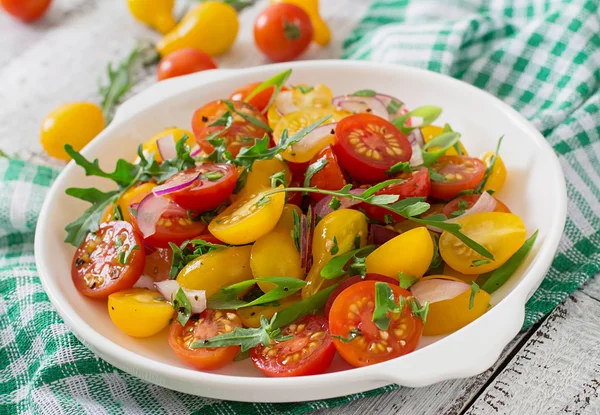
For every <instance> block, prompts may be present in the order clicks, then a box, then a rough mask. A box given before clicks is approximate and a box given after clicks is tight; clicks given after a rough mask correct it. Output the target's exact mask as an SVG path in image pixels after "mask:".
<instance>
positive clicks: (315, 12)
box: [271, 0, 331, 46]
mask: <svg viewBox="0 0 600 415" xmlns="http://www.w3.org/2000/svg"><path fill="white" fill-rule="evenodd" d="M275 3H290V4H295V5H296V6H299V7H300V8H302V9H304V11H305V12H306V13H307V14H308V16H309V17H310V21H311V22H312V25H313V40H314V41H315V43H317V44H318V45H321V46H327V45H328V44H329V42H330V41H331V31H330V30H329V26H327V23H325V20H323V18H322V17H321V15H320V14H319V0H271V4H275Z"/></svg>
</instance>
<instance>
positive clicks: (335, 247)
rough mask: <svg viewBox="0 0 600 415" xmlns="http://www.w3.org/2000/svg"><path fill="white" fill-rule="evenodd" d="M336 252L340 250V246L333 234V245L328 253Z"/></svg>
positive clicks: (333, 253)
mask: <svg viewBox="0 0 600 415" xmlns="http://www.w3.org/2000/svg"><path fill="white" fill-rule="evenodd" d="M338 252H340V247H339V246H338V241H337V238H336V237H335V236H334V237H333V246H332V247H331V250H330V251H329V253H330V254H331V255H337V254H338Z"/></svg>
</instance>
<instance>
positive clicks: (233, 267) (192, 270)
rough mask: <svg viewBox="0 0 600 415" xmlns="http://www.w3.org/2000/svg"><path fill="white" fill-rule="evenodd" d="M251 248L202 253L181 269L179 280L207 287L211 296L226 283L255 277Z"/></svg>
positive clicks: (187, 285)
mask: <svg viewBox="0 0 600 415" xmlns="http://www.w3.org/2000/svg"><path fill="white" fill-rule="evenodd" d="M251 250H252V247H251V246H236V247H231V248H220V249H215V250H214V251H211V252H208V253H206V254H204V255H201V256H199V257H198V258H196V259H194V260H193V261H192V262H190V263H189V264H187V265H186V266H185V267H184V268H183V269H182V270H181V271H180V272H179V275H178V276H177V282H178V283H179V285H181V286H182V287H184V288H189V289H191V290H204V291H206V298H210V297H211V296H212V295H214V294H216V293H217V291H219V290H220V289H221V288H223V287H227V286H229V285H232V284H235V283H238V282H242V281H246V280H249V279H251V278H252V271H251V270H250V251H251Z"/></svg>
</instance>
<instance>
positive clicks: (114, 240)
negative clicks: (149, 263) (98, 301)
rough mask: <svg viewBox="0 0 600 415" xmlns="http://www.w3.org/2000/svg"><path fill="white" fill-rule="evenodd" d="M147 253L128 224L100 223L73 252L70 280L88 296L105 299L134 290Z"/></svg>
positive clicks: (138, 236) (139, 237)
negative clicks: (117, 293)
mask: <svg viewBox="0 0 600 415" xmlns="http://www.w3.org/2000/svg"><path fill="white" fill-rule="evenodd" d="M145 260H146V252H145V251H144V245H143V243H142V238H141V236H140V235H139V234H138V233H137V232H135V231H134V228H133V227H132V226H131V224H130V223H129V222H125V221H113V222H103V223H101V224H100V227H99V228H98V230H97V231H96V232H90V233H88V234H87V236H86V237H85V240H84V241H83V243H82V244H81V246H80V247H79V248H78V249H77V251H75V256H74V257H73V264H72V266H71V278H72V279H73V283H74V284H75V288H77V290H79V292H80V293H81V294H83V295H85V296H87V297H92V298H107V297H108V296H109V295H110V294H112V293H115V292H117V291H122V290H126V289H128V288H131V287H133V284H135V283H136V281H137V280H138V279H139V278H140V275H142V272H143V271H144V263H145Z"/></svg>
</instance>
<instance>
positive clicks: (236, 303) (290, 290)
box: [207, 277, 306, 310]
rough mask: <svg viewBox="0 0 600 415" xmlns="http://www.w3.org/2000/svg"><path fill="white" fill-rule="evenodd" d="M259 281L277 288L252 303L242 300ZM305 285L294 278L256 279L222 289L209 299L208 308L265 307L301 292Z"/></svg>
mask: <svg viewBox="0 0 600 415" xmlns="http://www.w3.org/2000/svg"><path fill="white" fill-rule="evenodd" d="M258 281H264V282H269V283H271V284H275V286H276V287H275V288H273V289H272V290H270V291H269V292H267V293H265V294H262V295H261V296H259V297H258V298H255V299H254V300H252V301H244V300H240V299H239V296H240V295H241V294H243V293H244V292H246V290H247V289H248V288H250V287H252V286H253V285H254V284H256V283H257V282H258ZM305 285H306V282H305V281H303V280H300V279H297V278H292V277H265V278H255V279H252V280H247V281H242V282H239V283H236V284H233V285H230V286H229V287H225V288H222V289H221V290H219V291H218V292H217V293H216V294H214V295H213V296H211V297H210V298H209V299H208V303H207V305H208V308H211V309H214V310H237V309H239V308H244V307H252V306H255V305H264V304H267V303H271V302H273V301H277V300H281V299H282V298H286V297H289V296H290V295H292V294H294V293H296V292H298V291H300V290H301V289H302V288H303V287H304V286H305Z"/></svg>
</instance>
